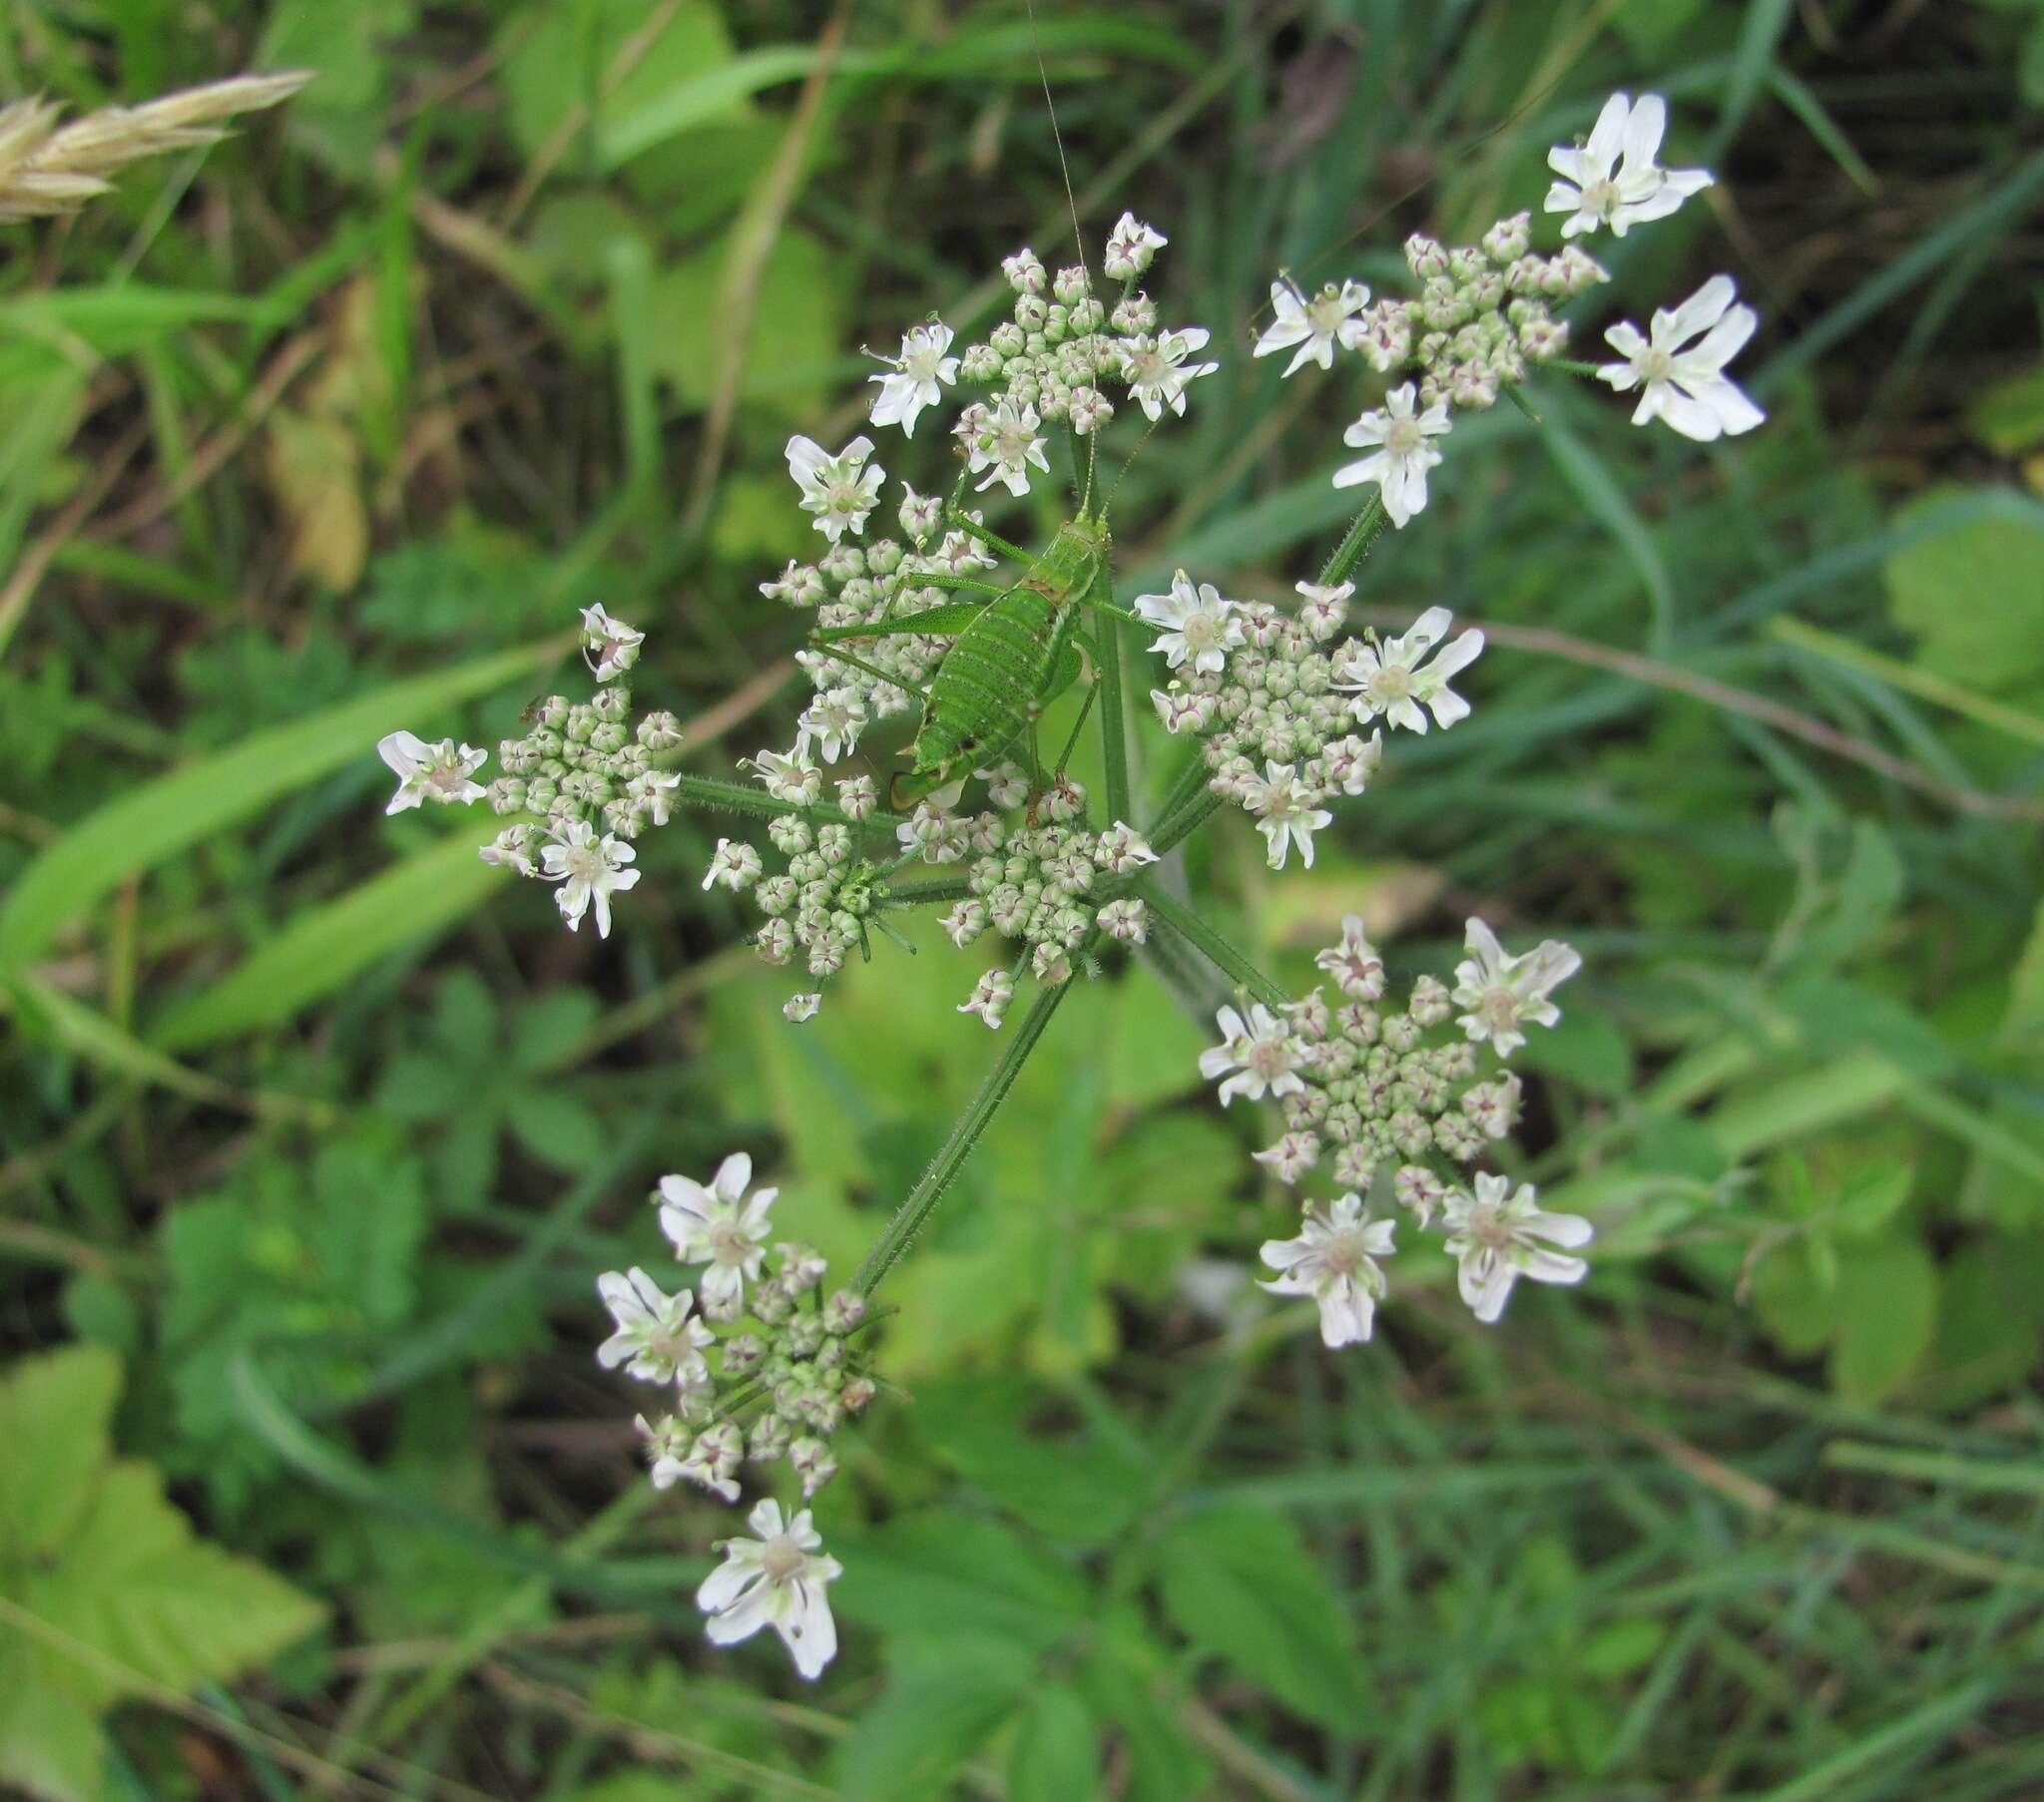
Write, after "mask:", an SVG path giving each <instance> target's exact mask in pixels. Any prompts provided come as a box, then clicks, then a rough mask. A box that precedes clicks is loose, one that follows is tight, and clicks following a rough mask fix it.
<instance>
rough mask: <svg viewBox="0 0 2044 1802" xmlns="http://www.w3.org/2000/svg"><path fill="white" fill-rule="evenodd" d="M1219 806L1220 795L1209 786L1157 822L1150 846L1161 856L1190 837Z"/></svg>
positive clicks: (1217, 810) (1151, 835)
mask: <svg viewBox="0 0 2044 1802" xmlns="http://www.w3.org/2000/svg"><path fill="white" fill-rule="evenodd" d="M1220 808H1221V797H1220V796H1219V795H1218V794H1216V793H1215V792H1214V791H1213V790H1212V789H1211V788H1210V789H1208V790H1207V791H1206V792H1205V793H1204V794H1197V795H1195V796H1194V797H1193V798H1192V799H1191V800H1190V801H1188V802H1187V803H1186V804H1185V805H1184V806H1183V807H1181V808H1180V809H1179V810H1178V812H1176V813H1174V814H1172V815H1170V816H1169V817H1168V818H1166V819H1163V820H1161V821H1159V822H1158V826H1157V830H1156V831H1155V832H1153V833H1151V834H1150V848H1151V850H1153V851H1155V852H1156V853H1157V855H1158V856H1160V857H1162V856H1164V855H1165V854H1166V853H1167V852H1170V851H1174V850H1176V849H1177V848H1178V847H1179V846H1180V845H1182V844H1184V843H1185V841H1186V840H1187V839H1188V838H1190V837H1192V835H1193V834H1194V833H1195V832H1197V831H1198V830H1199V829H1200V827H1201V826H1203V825H1204V824H1205V823H1206V822H1207V821H1208V820H1209V819H1211V818H1212V817H1213V816H1214V815H1215V814H1216V813H1217V812H1219V811H1220Z"/></svg>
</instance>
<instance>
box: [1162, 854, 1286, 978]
mask: <svg viewBox="0 0 2044 1802" xmlns="http://www.w3.org/2000/svg"><path fill="white" fill-rule="evenodd" d="M1136 893H1137V894H1139V895H1140V896H1142V898H1143V902H1144V905H1145V906H1147V907H1148V908H1149V909H1150V911H1151V913H1153V914H1155V915H1156V916H1157V918H1158V919H1160V920H1162V921H1163V922H1164V923H1165V925H1167V926H1169V927H1170V928H1171V929H1172V931H1173V932H1175V933H1177V934H1178V936H1179V937H1180V938H1182V939H1184V940H1185V942H1186V943H1187V944H1188V945H1190V946H1192V947H1193V949H1194V950H1195V951H1197V952H1199V954H1200V955H1201V956H1202V957H1204V958H1205V959H1206V960H1207V961H1208V962H1209V963H1210V964H1212V965H1213V966H1214V968H1215V969H1217V970H1219V971H1220V972H1221V973H1222V974H1223V975H1224V976H1226V977H1228V978H1229V979H1230V980H1231V981H1232V982H1236V983H1239V984H1240V985H1241V986H1242V987H1243V988H1245V989H1247V990H1248V991H1249V993H1250V994H1252V995H1253V996H1255V997H1256V998H1257V1000H1259V1001H1261V1002H1264V1003H1266V1004H1268V1005H1269V1006H1271V1007H1274V1008H1275V1007H1282V1006H1284V1004H1285V1003H1286V1002H1288V1001H1289V1000H1290V999H1291V997H1290V996H1289V995H1288V994H1286V993H1285V991H1284V989H1283V988H1282V986H1281V985H1279V984H1278V983H1276V982H1274V981H1273V980H1272V979H1271V978H1270V977H1268V976H1266V975H1265V974H1264V973H1263V971H1261V970H1259V969H1258V968H1257V967H1256V965H1255V964H1253V963H1251V962H1250V960H1249V957H1248V956H1247V954H1245V953H1244V952H1243V951H1241V950H1240V949H1238V948H1237V947H1236V945H1235V944H1233V943H1232V942H1231V941H1230V939H1229V938H1228V936H1227V935H1226V934H1225V933H1222V932H1218V931H1216V930H1215V928H1214V927H1213V926H1211V925H1210V924H1209V923H1208V922H1207V921H1205V920H1203V919H1201V918H1200V916H1199V915H1198V914H1197V913H1195V912H1194V911H1193V910H1192V909H1191V908H1190V907H1187V906H1186V905H1185V904H1184V903H1183V902H1182V901H1180V900H1178V899H1177V898H1176V897H1174V896H1172V895H1170V894H1167V893H1166V892H1165V889H1164V886H1163V884H1161V883H1158V882H1152V881H1148V880H1145V881H1142V882H1139V883H1137V884H1136Z"/></svg>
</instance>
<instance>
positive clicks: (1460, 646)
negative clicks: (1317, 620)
mask: <svg viewBox="0 0 2044 1802" xmlns="http://www.w3.org/2000/svg"><path fill="white" fill-rule="evenodd" d="M1453 623H1454V615H1453V614H1451V613H1449V612H1448V610H1447V609H1446V608H1445V607H1429V608H1428V609H1427V610H1426V612H1425V613H1423V614H1421V615H1420V616H1419V618H1418V619H1416V620H1414V621H1413V622H1412V624H1411V626H1409V627H1408V628H1407V629H1406V630H1405V632H1404V633H1403V634H1401V635H1400V636H1399V637H1397V638H1395V639H1386V640H1384V641H1383V642H1382V643H1381V644H1379V645H1364V644H1356V645H1355V646H1354V648H1353V650H1352V651H1349V652H1348V653H1347V654H1346V655H1341V654H1337V655H1336V657H1335V660H1334V685H1335V686H1336V687H1337V688H1341V689H1344V690H1346V691H1348V692H1350V693H1352V694H1354V696H1355V702H1354V708H1355V714H1356V717H1357V718H1358V719H1361V720H1370V719H1377V718H1381V719H1382V720H1383V721H1384V722H1385V723H1386V724H1387V725H1400V726H1403V727H1404V728H1405V729H1406V730H1407V731H1410V732H1423V731H1425V730H1426V711H1423V710H1422V709H1426V710H1430V711H1431V712H1432V714H1433V718H1434V723H1435V724H1436V725H1438V726H1440V727H1441V728H1442V729H1444V730H1445V729H1446V728H1447V727H1448V726H1451V725H1453V724H1454V723H1455V721H1456V720H1458V719H1466V718H1468V717H1469V703H1468V702H1467V701H1466V700H1464V699H1463V698H1462V697H1461V695H1459V694H1457V693H1456V692H1455V691H1454V689H1452V688H1450V687H1449V686H1448V681H1449V679H1450V678H1451V677H1452V676H1458V675H1460V674H1461V672H1462V671H1464V670H1466V669H1468V667H1469V666H1470V665H1471V664H1473V663H1474V662H1475V661H1476V659H1477V657H1478V655H1479V654H1480V653H1481V652H1482V650H1483V634H1482V633H1480V632H1477V631H1476V630H1475V629H1474V628H1471V629H1470V630H1469V631H1468V632H1465V633H1463V634H1462V636H1461V637H1460V638H1458V639H1456V640H1455V642H1454V643H1453V644H1452V645H1449V646H1447V647H1446V648H1445V649H1444V650H1443V651H1442V652H1441V654H1440V656H1439V657H1437V658H1435V659H1434V660H1433V662H1432V663H1431V664H1426V665H1425V667H1424V668H1422V667H1421V664H1422V660H1424V658H1425V657H1426V655H1427V653H1428V652H1430V651H1431V650H1432V649H1433V648H1434V647H1435V646H1436V645H1438V644H1440V642H1441V641H1442V640H1443V639H1445V638H1446V637H1447V635H1448V628H1449V627H1450V626H1451V625H1452V624H1453Z"/></svg>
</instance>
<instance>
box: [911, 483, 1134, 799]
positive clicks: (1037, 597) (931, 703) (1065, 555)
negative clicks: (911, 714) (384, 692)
mask: <svg viewBox="0 0 2044 1802" xmlns="http://www.w3.org/2000/svg"><path fill="white" fill-rule="evenodd" d="M1105 555H1106V542H1105V534H1104V533H1103V532H1102V531H1101V530H1100V528H1099V527H1098V526H1096V525H1094V524H1092V523H1091V522H1089V521H1083V520H1074V521H1072V522H1071V523H1070V524H1068V525H1066V526H1065V527H1064V528H1063V529H1062V530H1061V531H1060V532H1059V533H1058V535H1057V537H1056V538H1055V539H1053V540H1052V541H1051V544H1050V548H1049V549H1048V550H1046V551H1045V552H1044V554H1043V555H1042V556H1041V557H1039V558H1038V559H1037V560H1036V562H1035V563H1034V564H1033V565H1032V566H1031V567H1030V571H1029V574H1028V575H1027V576H1025V577H1023V578H1022V580H1021V581H1020V582H1018V583H1016V584H1015V586H1014V587H1013V588H1011V589H1009V590H1007V591H1006V592H1005V593H1004V594H1002V595H1000V596H999V597H997V598H996V599H995V600H992V601H989V602H988V603H987V604H986V606H985V607H983V608H981V609H980V611H979V612H978V614H976V615H975V616H974V617H973V619H972V620H971V622H970V623H969V624H967V625H966V626H965V628H964V629H963V630H962V631H961V632H960V633H959V634H958V636H957V637H956V638H955V639H953V640H952V641H951V645H950V648H949V649H948V650H947V651H946V652H945V653H944V661H943V662H942V663H941V664H939V665H938V666H937V670H936V673H935V674H934V675H933V676H931V677H930V685H929V700H928V704H927V705H926V706H925V707H924V709H923V716H922V726H921V729H920V730H919V731H917V733H916V736H915V760H914V763H913V765H912V767H911V769H910V771H909V774H910V776H911V777H926V778H931V779H932V781H931V785H932V786H936V785H941V784H942V783H944V782H946V781H949V780H951V779H952V778H953V777H954V776H958V775H964V774H969V773H970V772H971V771H972V770H973V769H975V768H985V767H988V766H990V765H992V764H994V763H998V762H999V761H1000V760H1001V759H1002V758H1003V757H1005V756H1006V755H1007V754H1008V753H1009V751H1011V750H1012V749H1014V747H1015V745H1016V743H1017V741H1018V740H1019V739H1020V738H1021V737H1022V734H1023V733H1024V732H1026V731H1027V730H1028V729H1029V725H1030V722H1031V721H1032V720H1033V719H1034V718H1035V717H1036V715H1037V714H1038V712H1040V711H1041V710H1042V707H1043V704H1044V698H1045V696H1046V694H1047V693H1048V691H1049V689H1050V686H1051V678H1052V675H1053V673H1054V671H1055V670H1056V667H1057V663H1058V659H1059V657H1060V655H1061V653H1062V652H1063V651H1064V648H1065V644H1066V641H1067V639H1068V638H1069V636H1070V632H1071V627H1072V624H1073V613H1072V609H1073V604H1074V603H1075V602H1076V601H1077V600H1078V599H1079V598H1080V597H1081V596H1083V595H1084V594H1085V593H1086V592H1087V590H1088V589H1090V588H1091V587H1092V585H1093V581H1094V578H1095V576H1096V575H1097V574H1098V573H1099V570H1100V567H1101V562H1102V559H1103V558H1104V557H1105Z"/></svg>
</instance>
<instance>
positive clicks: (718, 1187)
mask: <svg viewBox="0 0 2044 1802" xmlns="http://www.w3.org/2000/svg"><path fill="white" fill-rule="evenodd" d="M752 1180H753V1160H752V1158H751V1157H749V1156H748V1155H747V1154H746V1153H745V1152H744V1151H735V1152H733V1153H732V1155H731V1156H729V1157H727V1158H726V1159H725V1160H724V1162H723V1163H721V1164H720V1165H719V1166H718V1169H717V1174H716V1175H715V1176H713V1177H712V1178H711V1179H710V1183H709V1186H708V1187H705V1186H704V1185H703V1184H702V1183H700V1182H694V1181H691V1180H690V1179H689V1178H688V1177H687V1176H663V1177H662V1178H661V1179H660V1188H659V1189H658V1191H657V1193H658V1197H659V1201H660V1229H661V1231H663V1232H664V1233H666V1234H667V1236H668V1237H669V1238H670V1239H671V1240H673V1242H674V1247H675V1255H676V1256H677V1257H678V1258H680V1259H681V1261H682V1262H683V1263H685V1264H703V1265H706V1266H708V1267H707V1268H706V1269H705V1270H704V1272H703V1299H704V1302H705V1303H706V1304H708V1303H711V1302H715V1303H717V1304H718V1305H719V1306H720V1307H732V1306H736V1304H737V1303H738V1302H739V1301H740V1300H741V1299H742V1298H743V1296H744V1294H745V1289H746V1284H747V1283H749V1282H757V1281H758V1280H759V1276H760V1262H761V1259H762V1258H764V1257H765V1256H766V1247H767V1230H768V1228H767V1209H768V1208H770V1207H771V1206H772V1205H773V1199H774V1197H775V1196H776V1195H778V1194H779V1193H780V1191H779V1190H778V1189H777V1188H763V1189H761V1190H760V1192H759V1193H758V1194H756V1195H754V1196H753V1197H752V1199H750V1200H748V1199H747V1198H746V1190H747V1188H748V1187H749V1186H750V1185H751V1183H752Z"/></svg>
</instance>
